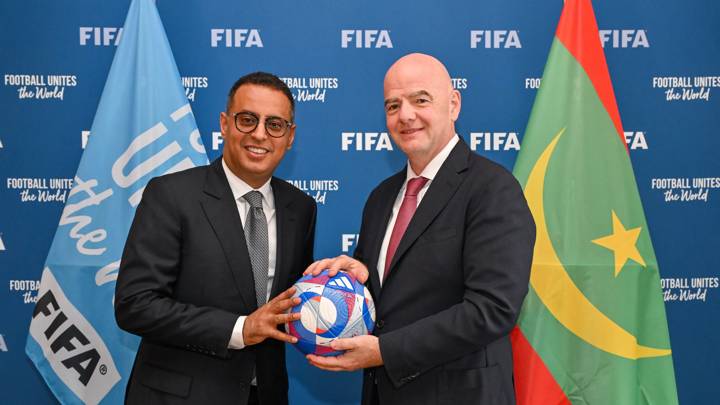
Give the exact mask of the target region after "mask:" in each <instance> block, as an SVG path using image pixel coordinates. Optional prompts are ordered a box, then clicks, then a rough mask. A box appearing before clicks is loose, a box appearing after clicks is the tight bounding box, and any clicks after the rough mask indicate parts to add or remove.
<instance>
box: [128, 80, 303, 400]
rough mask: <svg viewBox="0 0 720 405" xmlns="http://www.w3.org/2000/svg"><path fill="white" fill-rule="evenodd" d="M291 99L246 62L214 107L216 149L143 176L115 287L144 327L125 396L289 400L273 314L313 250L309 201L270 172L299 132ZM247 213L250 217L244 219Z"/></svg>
mask: <svg viewBox="0 0 720 405" xmlns="http://www.w3.org/2000/svg"><path fill="white" fill-rule="evenodd" d="M293 115H294V103H293V98H292V94H291V93H290V90H289V89H288V87H287V86H286V85H285V83H283V82H282V81H281V80H280V79H278V78H277V77H276V76H274V75H271V74H268V73H262V72H258V73H253V74H250V75H246V76H244V77H242V78H240V79H239V80H238V81H237V82H236V83H235V84H234V85H233V87H232V89H231V90H230V94H229V96H228V101H227V107H226V111H224V112H222V113H221V114H220V128H221V130H222V135H223V139H224V146H223V156H222V157H221V158H219V159H217V160H215V161H214V162H213V163H212V164H210V165H209V166H204V167H198V168H194V169H190V170H186V171H183V172H179V173H174V174H170V175H166V176H162V177H158V178H155V179H153V180H151V181H150V182H149V183H148V185H147V188H146V189H145V191H144V194H143V198H142V202H141V204H140V206H139V207H138V209H137V212H136V214H135V219H134V220H133V224H132V227H131V229H130V234H129V236H128V239H127V242H126V244H125V250H124V253H123V256H122V260H121V264H120V272H119V275H118V280H117V287H116V293H115V314H116V318H117V322H118V325H119V326H120V327H121V328H122V329H124V330H126V331H128V332H130V333H134V334H136V335H139V336H141V337H142V341H141V343H140V347H139V349H138V352H137V356H136V359H135V364H134V366H133V370H132V374H131V376H130V379H129V381H128V386H127V392H126V402H127V403H130V404H213V405H216V404H243V405H244V404H258V403H259V404H262V405H283V404H287V403H288V393H287V391H288V379H287V371H286V368H285V350H284V345H283V342H294V341H295V340H296V339H295V338H294V337H292V336H290V335H287V334H285V333H283V332H281V331H280V330H279V329H278V325H279V324H283V323H285V322H287V321H289V320H295V319H298V316H297V315H290V314H285V311H286V310H287V309H288V308H289V307H290V306H292V305H294V304H297V303H299V299H297V298H296V299H295V300H293V299H291V296H292V293H293V292H294V291H293V289H292V288H290V289H288V288H289V287H290V286H291V285H292V284H293V283H294V282H295V281H296V280H297V279H298V278H299V277H300V276H301V273H302V270H303V269H304V268H305V267H306V266H307V265H308V264H310V263H311V262H312V260H313V242H314V236H315V215H316V205H315V201H314V200H313V199H312V198H311V197H309V196H308V195H306V194H305V193H304V192H302V191H300V190H298V189H297V188H295V187H293V186H291V185H290V184H289V183H287V182H285V181H283V180H280V179H278V178H275V177H273V176H272V174H273V171H274V170H275V168H276V167H277V166H278V164H279V163H280V161H281V160H282V158H283V156H284V155H285V152H286V151H287V150H289V149H290V147H291V146H292V144H293V141H294V139H295V124H294V123H293V118H294V117H293ZM251 224H252V229H255V231H252V230H250V229H251V228H250V227H251Z"/></svg>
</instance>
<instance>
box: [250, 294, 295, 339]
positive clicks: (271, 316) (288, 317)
mask: <svg viewBox="0 0 720 405" xmlns="http://www.w3.org/2000/svg"><path fill="white" fill-rule="evenodd" d="M294 293H295V287H290V288H289V289H287V290H285V291H284V292H283V293H282V294H280V295H278V296H277V297H275V298H273V299H271V300H270V301H268V302H267V303H266V304H265V305H263V306H261V307H260V308H258V309H257V310H256V311H255V312H253V313H252V314H250V315H248V317H247V318H245V324H244V325H243V332H242V334H243V341H244V342H245V345H246V346H249V345H256V344H258V343H260V342H262V341H263V340H265V339H267V338H272V339H277V340H280V341H282V342H288V343H295V342H297V338H296V337H294V336H290V335H288V334H286V333H283V332H280V331H279V330H278V329H277V326H278V325H280V324H281V323H287V322H292V321H296V320H298V319H300V313H295V314H292V313H290V314H286V313H285V312H287V310H288V309H290V308H292V307H293V306H295V305H298V304H299V303H300V298H292V295H293V294H294Z"/></svg>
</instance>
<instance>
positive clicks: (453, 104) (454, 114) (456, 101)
mask: <svg viewBox="0 0 720 405" xmlns="http://www.w3.org/2000/svg"><path fill="white" fill-rule="evenodd" d="M461 105H462V100H461V98H460V92H459V91H457V90H453V91H452V92H451V93H450V119H451V120H452V121H453V122H455V121H457V119H458V116H460V106H461Z"/></svg>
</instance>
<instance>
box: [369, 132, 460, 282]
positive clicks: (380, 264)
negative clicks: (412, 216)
mask: <svg viewBox="0 0 720 405" xmlns="http://www.w3.org/2000/svg"><path fill="white" fill-rule="evenodd" d="M459 141H460V137H458V135H457V134H455V136H454V137H452V138H450V140H449V141H448V143H447V145H445V147H444V148H442V150H440V152H439V153H438V154H437V155H435V157H434V158H432V160H431V161H430V163H428V165H427V166H425V169H423V171H422V173H420V174H415V172H414V171H413V169H412V167H411V166H410V162H409V161H408V163H407V175H406V176H405V182H404V183H403V186H402V188H400V192H399V193H398V195H397V197H395V203H394V204H393V210H392V216H391V217H390V221H388V225H387V229H386V230H385V237H384V238H383V243H382V246H381V247H380V257H379V258H378V261H377V272H378V275H379V276H380V284H381V285H382V282H383V278H384V276H385V258H386V256H387V250H388V245H389V244H390V235H392V231H393V228H394V227H395V220H396V219H397V215H398V211H400V205H402V201H403V199H404V198H405V188H406V187H407V183H408V180H410V179H412V178H414V177H418V176H421V177H425V178H426V179H428V182H427V183H425V185H424V186H423V188H421V189H420V192H419V193H418V196H417V206H420V202H421V201H422V199H423V197H425V193H426V192H427V190H428V188H429V187H430V184H432V182H433V179H434V178H435V176H436V175H437V172H438V171H439V170H440V167H441V166H442V165H443V163H445V160H446V159H447V157H448V156H449V155H450V152H451V151H452V150H453V148H454V147H455V145H457V143H458V142H459ZM360 237H362V236H360Z"/></svg>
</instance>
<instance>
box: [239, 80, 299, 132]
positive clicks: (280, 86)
mask: <svg viewBox="0 0 720 405" xmlns="http://www.w3.org/2000/svg"><path fill="white" fill-rule="evenodd" d="M243 84H255V85H258V86H264V87H269V88H271V89H273V90H278V91H280V92H282V94H284V95H285V97H287V99H288V101H290V120H291V121H294V119H295V100H293V96H292V93H291V92H290V89H289V88H288V86H287V84H285V82H284V81H282V80H280V79H279V78H278V77H277V76H275V75H274V74H272V73H266V72H254V73H250V74H247V75H245V76H243V77H241V78H239V79H238V80H237V81H236V82H235V84H233V86H232V87H231V88H230V92H229V93H228V99H227V105H226V106H225V109H226V111H227V112H230V105H231V104H232V101H233V97H235V92H236V91H237V89H239V88H240V86H242V85H243Z"/></svg>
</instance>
